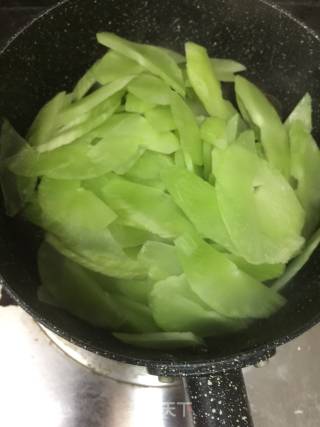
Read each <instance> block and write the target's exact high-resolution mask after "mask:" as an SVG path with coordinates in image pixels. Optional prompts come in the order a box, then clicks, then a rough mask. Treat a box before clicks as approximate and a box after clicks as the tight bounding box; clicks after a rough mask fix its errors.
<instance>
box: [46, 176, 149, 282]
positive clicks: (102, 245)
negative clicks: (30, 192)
mask: <svg viewBox="0 0 320 427" xmlns="http://www.w3.org/2000/svg"><path fill="white" fill-rule="evenodd" d="M39 204H40V208H41V210H42V221H43V228H45V229H46V230H47V231H49V232H50V233H53V234H54V235H56V236H57V237H58V239H59V240H60V241H61V244H62V248H59V247H58V244H59V242H58V243H57V244H56V245H55V244H54V246H55V247H56V248H57V250H58V251H59V252H61V253H63V255H65V256H67V257H69V258H71V259H72V260H73V261H75V262H78V263H79V264H81V265H83V266H85V267H87V268H89V269H91V270H94V271H97V272H99V273H102V274H106V275H108V276H111V277H118V278H135V277H143V276H145V275H146V270H145V269H144V267H143V266H142V265H141V264H140V263H139V262H138V261H136V260H134V259H131V258H130V257H128V256H127V255H126V254H125V252H124V251H123V249H122V248H121V246H120V245H119V244H118V242H117V241H116V240H115V239H114V238H113V236H112V234H111V233H110V231H109V230H108V229H107V226H108V225H109V224H111V223H112V222H113V221H114V220H115V218H116V214H115V213H114V212H113V211H112V210H111V209H110V208H109V207H108V206H107V205H106V204H105V203H103V202H102V201H101V200H99V198H97V197H96V196H95V195H94V194H93V193H91V192H90V191H88V190H86V189H84V188H82V187H81V185H80V182H77V181H62V180H51V179H43V180H42V181H41V184H40V186H39Z"/></svg>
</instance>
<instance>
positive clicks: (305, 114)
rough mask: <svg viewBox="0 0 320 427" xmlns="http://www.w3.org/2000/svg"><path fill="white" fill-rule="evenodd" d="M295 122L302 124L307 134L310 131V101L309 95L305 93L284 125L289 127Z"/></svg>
mask: <svg viewBox="0 0 320 427" xmlns="http://www.w3.org/2000/svg"><path fill="white" fill-rule="evenodd" d="M296 121H299V122H302V124H303V125H304V127H305V129H306V130H307V131H308V132H311V131H312V99H311V96H310V94H309V93H306V94H305V95H304V97H303V98H302V99H301V100H300V101H299V103H298V104H297V105H296V107H295V108H294V110H293V111H292V113H291V114H290V116H289V117H288V118H287V120H286V125H287V126H290V125H291V124H292V123H294V122H296Z"/></svg>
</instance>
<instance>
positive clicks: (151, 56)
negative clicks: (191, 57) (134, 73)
mask: <svg viewBox="0 0 320 427" xmlns="http://www.w3.org/2000/svg"><path fill="white" fill-rule="evenodd" d="M97 40H98V42H99V43H100V44H102V45H104V46H107V47H109V48H110V49H113V50H115V51H116V52H118V53H120V54H122V55H124V56H126V57H128V58H130V59H132V60H134V61H136V62H137V63H138V64H140V65H142V66H143V67H145V68H146V69H147V70H149V71H150V72H151V73H152V74H155V75H157V76H159V77H161V78H162V79H163V80H164V81H165V82H167V83H168V84H169V86H172V87H173V89H175V90H176V91H177V92H178V93H180V94H181V95H184V84H183V79H182V74H181V71H180V69H179V67H178V65H177V64H176V62H175V60H174V59H172V57H171V56H170V55H168V53H167V52H166V51H164V50H163V49H161V48H157V47H155V46H148V45H143V44H139V43H134V42H130V41H128V40H125V39H122V38H121V37H119V36H117V35H115V34H112V33H98V34H97Z"/></svg>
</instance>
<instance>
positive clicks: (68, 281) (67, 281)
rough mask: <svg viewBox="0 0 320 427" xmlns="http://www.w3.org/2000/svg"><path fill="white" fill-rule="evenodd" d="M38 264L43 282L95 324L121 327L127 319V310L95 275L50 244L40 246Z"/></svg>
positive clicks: (64, 303)
mask: <svg viewBox="0 0 320 427" xmlns="http://www.w3.org/2000/svg"><path fill="white" fill-rule="evenodd" d="M38 266H39V272H40V277H41V281H42V284H43V285H44V286H45V288H46V289H48V290H49V292H50V293H51V294H52V295H53V297H54V300H55V301H56V302H57V303H58V304H59V305H60V306H61V307H62V308H64V309H66V310H67V311H69V312H70V313H72V314H74V315H75V316H77V317H80V318H81V319H84V320H86V321H87V322H88V323H90V324H92V325H94V326H100V327H104V328H112V329H118V328H119V327H120V325H121V324H122V323H123V322H124V312H121V310H119V307H118V305H117V303H116V301H115V300H114V299H113V298H112V297H111V296H110V295H109V294H108V293H107V292H105V291H103V290H102V289H100V287H99V286H98V284H97V282H96V281H95V279H94V276H93V275H91V273H90V272H89V271H87V270H85V269H84V268H82V267H81V266H80V265H78V264H75V263H74V262H72V261H70V260H69V259H67V258H65V257H63V256H61V255H60V254H59V253H58V252H57V251H56V250H55V249H54V248H53V247H52V246H50V245H49V244H48V243H43V244H42V246H41V247H40V250H39V256H38Z"/></svg>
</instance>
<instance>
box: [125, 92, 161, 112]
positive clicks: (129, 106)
mask: <svg viewBox="0 0 320 427" xmlns="http://www.w3.org/2000/svg"><path fill="white" fill-rule="evenodd" d="M154 107H155V105H154V104H150V103H149V102H146V101H143V100H142V99H140V98H138V97H137V96H135V95H133V94H132V93H128V95H127V98H126V104H125V110H126V111H127V112H128V113H139V114H144V113H146V112H147V111H149V110H152V109H153V108H154Z"/></svg>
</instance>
